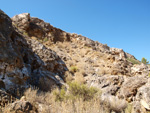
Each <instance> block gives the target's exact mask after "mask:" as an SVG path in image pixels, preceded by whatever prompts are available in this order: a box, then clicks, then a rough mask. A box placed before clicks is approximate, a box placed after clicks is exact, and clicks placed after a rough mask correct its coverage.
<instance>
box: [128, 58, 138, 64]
mask: <svg viewBox="0 0 150 113" xmlns="http://www.w3.org/2000/svg"><path fill="white" fill-rule="evenodd" d="M127 60H128V61H129V62H131V63H133V64H140V63H141V62H140V61H138V60H136V59H133V58H127Z"/></svg>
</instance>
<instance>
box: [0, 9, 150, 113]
mask: <svg viewBox="0 0 150 113" xmlns="http://www.w3.org/2000/svg"><path fill="white" fill-rule="evenodd" d="M133 61H134V62H133ZM135 62H136V63H135ZM149 71H150V68H149V67H148V66H147V65H144V64H142V63H140V62H139V61H138V60H136V59H135V57H134V56H132V55H130V54H129V53H126V52H124V51H123V50H122V49H117V48H110V47H108V46H107V45H106V44H101V43H99V42H97V41H93V40H91V39H89V38H86V37H84V36H81V35H78V34H75V33H67V32H65V31H63V30H61V29H58V28H55V27H53V26H52V25H50V24H49V23H46V22H44V21H43V20H41V19H38V18H35V17H31V16H30V14H29V13H24V14H19V15H16V16H14V17H12V18H10V17H8V16H7V15H6V14H5V13H4V12H3V11H1V10H0V89H1V90H0V95H1V97H2V98H0V105H1V106H2V105H3V102H4V100H6V99H5V98H3V97H4V96H3V94H4V92H5V94H7V95H12V96H13V98H20V95H21V94H22V93H23V91H24V90H25V89H27V88H29V87H37V88H39V89H40V90H42V91H51V90H52V89H53V88H55V87H61V86H64V85H65V86H67V84H66V83H67V82H70V81H77V82H79V83H83V84H87V85H88V86H89V87H90V86H94V87H97V88H98V89H100V90H101V91H102V95H103V96H104V97H105V96H106V97H107V96H108V95H110V96H116V97H117V98H119V99H125V100H126V101H127V102H129V103H134V104H133V105H135V106H134V109H135V111H136V110H139V111H140V112H143V111H141V110H143V109H142V106H144V107H145V111H146V110H150V106H149V103H150V97H149V93H150V87H149V86H150V78H149V76H148V75H149ZM1 92H2V93H1ZM18 92H19V93H18ZM7 97H9V98H7V102H10V96H7ZM7 102H5V103H7ZM143 102H144V105H143Z"/></svg>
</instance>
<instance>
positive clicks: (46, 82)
mask: <svg viewBox="0 0 150 113" xmlns="http://www.w3.org/2000/svg"><path fill="white" fill-rule="evenodd" d="M28 17H29V15H28V14H24V15H22V17H20V16H19V18H17V19H18V20H16V21H17V22H19V21H20V20H21V21H22V23H19V25H18V26H19V27H21V29H23V30H26V29H27V28H28V25H29V22H28V19H27V20H26V18H28ZM66 70H67V67H66V66H65V63H64V62H63V61H62V60H61V59H60V57H59V56H58V55H57V54H56V53H55V52H54V51H52V50H50V49H48V48H46V47H45V46H44V45H43V44H41V43H39V42H38V41H36V40H33V39H30V38H28V37H25V36H23V35H22V34H21V33H20V32H19V31H18V30H17V29H16V28H15V27H13V26H12V21H11V19H10V18H9V17H8V16H7V15H6V14H5V13H4V12H3V11H1V10H0V84H1V87H0V88H4V89H5V90H6V91H8V92H10V93H12V94H14V95H15V94H16V90H17V88H18V89H25V88H27V87H29V85H34V86H36V87H39V88H40V89H41V90H45V91H48V90H50V89H51V87H52V86H53V85H61V83H60V82H59V80H58V79H56V77H55V76H59V77H60V78H61V79H63V77H64V72H65V71H66Z"/></svg>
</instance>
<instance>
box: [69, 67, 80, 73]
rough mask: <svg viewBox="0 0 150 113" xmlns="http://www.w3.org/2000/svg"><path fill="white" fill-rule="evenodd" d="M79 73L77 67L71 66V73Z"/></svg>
mask: <svg viewBox="0 0 150 113" xmlns="http://www.w3.org/2000/svg"><path fill="white" fill-rule="evenodd" d="M77 71H78V68H77V66H71V67H70V72H72V73H75V72H77Z"/></svg>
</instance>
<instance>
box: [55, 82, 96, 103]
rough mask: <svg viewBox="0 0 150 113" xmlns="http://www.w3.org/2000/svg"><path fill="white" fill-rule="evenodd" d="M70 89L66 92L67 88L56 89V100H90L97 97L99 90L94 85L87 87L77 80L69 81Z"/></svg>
mask: <svg viewBox="0 0 150 113" xmlns="http://www.w3.org/2000/svg"><path fill="white" fill-rule="evenodd" d="M68 85H69V89H68V92H66V90H65V88H62V89H61V90H55V91H54V93H53V94H54V95H55V100H56V101H64V100H68V99H69V100H77V99H82V100H83V101H88V100H91V99H93V98H94V97H96V94H98V92H99V90H98V89H96V88H94V87H90V88H89V87H87V86H86V85H84V84H79V83H77V82H71V83H68Z"/></svg>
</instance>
